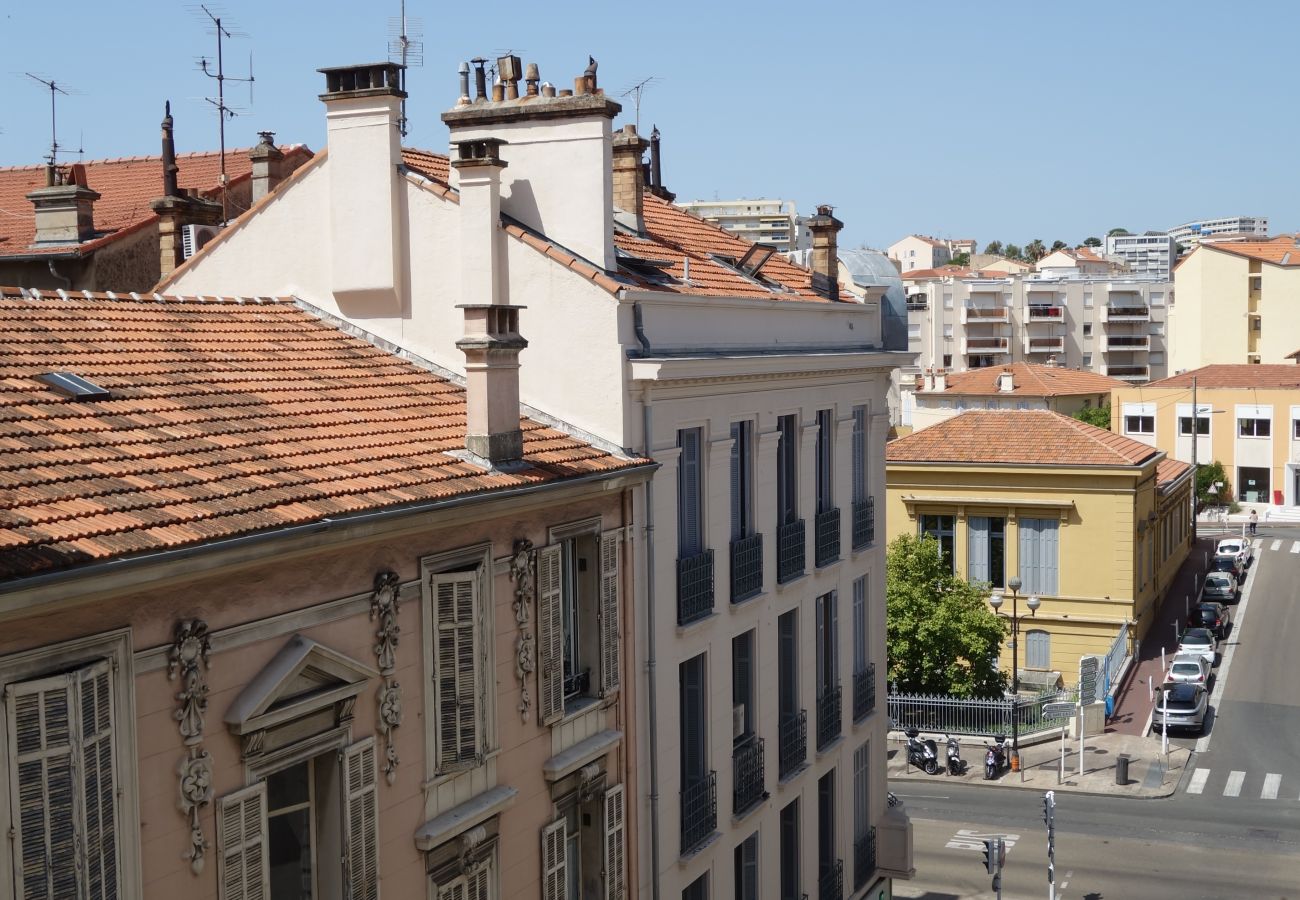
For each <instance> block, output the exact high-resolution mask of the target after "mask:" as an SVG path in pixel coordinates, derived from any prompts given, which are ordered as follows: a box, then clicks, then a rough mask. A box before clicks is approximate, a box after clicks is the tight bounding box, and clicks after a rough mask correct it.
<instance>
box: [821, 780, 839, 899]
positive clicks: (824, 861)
mask: <svg viewBox="0 0 1300 900" xmlns="http://www.w3.org/2000/svg"><path fill="white" fill-rule="evenodd" d="M838 858H839V857H838V855H837V853H836V849H835V770H834V769H831V770H830V771H829V772H827V773H826V774H825V775H823V776H822V777H821V778H819V779H818V780H817V866H818V868H819V869H820V870H821V871H820V872H819V874H818V877H819V878H822V879H825V878H826V876H827V874H828V873H829V872H831V871H833V869H834V868H835V864H836V861H837V860H838Z"/></svg>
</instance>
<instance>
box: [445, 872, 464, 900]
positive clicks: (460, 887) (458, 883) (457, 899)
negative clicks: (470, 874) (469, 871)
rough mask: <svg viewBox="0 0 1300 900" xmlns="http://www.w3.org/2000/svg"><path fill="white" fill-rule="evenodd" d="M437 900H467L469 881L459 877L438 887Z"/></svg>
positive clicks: (461, 876)
mask: <svg viewBox="0 0 1300 900" xmlns="http://www.w3.org/2000/svg"><path fill="white" fill-rule="evenodd" d="M438 900H469V879H467V878H466V877H465V876H464V875H460V876H458V877H456V878H455V879H453V880H451V881H449V882H447V883H446V884H440V885H438Z"/></svg>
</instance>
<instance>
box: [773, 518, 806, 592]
mask: <svg viewBox="0 0 1300 900" xmlns="http://www.w3.org/2000/svg"><path fill="white" fill-rule="evenodd" d="M803 525H804V523H803V519H796V520H795V521H793V522H790V523H788V524H785V525H778V526H777V527H776V580H777V581H778V582H779V583H781V584H785V583H786V582H787V581H790V580H791V579H794V578H798V577H799V576H800V575H802V574H803V566H804V527H803Z"/></svg>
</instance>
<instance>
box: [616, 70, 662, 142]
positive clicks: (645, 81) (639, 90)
mask: <svg viewBox="0 0 1300 900" xmlns="http://www.w3.org/2000/svg"><path fill="white" fill-rule="evenodd" d="M662 80H663V79H661V78H659V77H658V76H656V75H651V76H650V77H649V78H642V79H641V80H640V81H638V82H637V83H636V84H634V85H632V86H631V87H630V88H628V89H627V90H625V91H624V92H623V93H621V94H619V96H620V97H627V96H632V97H633V100H632V102H633V104H634V105H635V106H636V130H637V133H638V134H640V133H641V95H642V94H644V93H645V92H646V89H647V88H649V87H650V85H652V84H658V83H659V82H660V81H662Z"/></svg>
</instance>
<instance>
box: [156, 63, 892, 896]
mask: <svg viewBox="0 0 1300 900" xmlns="http://www.w3.org/2000/svg"><path fill="white" fill-rule="evenodd" d="M499 68H500V69H501V70H502V71H506V72H514V73H519V72H524V71H526V72H527V75H526V77H525V78H524V79H523V81H524V84H523V85H522V86H521V85H520V84H519V82H518V80H517V79H516V80H509V79H508V82H507V83H506V84H503V85H501V86H500V87H499V88H498V91H497V93H496V94H495V95H494V99H489V97H488V96H487V93H486V84H485V78H483V75H484V74H485V73H483V72H482V69H481V67H480V68H479V69H478V70H476V71H474V72H473V73H472V74H473V86H472V87H471V77H470V75H471V73H470V72H469V67H468V66H466V67H464V70H463V71H464V74H463V76H462V79H461V82H460V88H461V91H460V99H459V100H458V101H457V102H456V104H455V106H454V107H453V108H451V109H450V110H448V111H447V112H445V113H444V114H443V117H442V118H443V122H444V123H445V124H446V125H447V126H448V128H449V130H450V143H451V146H452V148H453V153H452V157H453V158H452V159H450V160H449V159H448V158H447V157H446V156H443V155H441V154H436V153H430V152H428V151H420V150H413V149H409V148H408V149H403V148H401V147H399V146H398V143H397V128H396V123H397V116H398V115H399V110H400V100H401V97H400V92H398V91H396V90H395V89H394V88H393V87H392V86H393V85H394V84H395V83H396V70H395V68H394V67H391V66H380V67H370V66H362V67H349V68H344V69H331V70H326V78H327V86H328V91H327V92H326V94H325V95H323V97H322V99H323V100H324V102H325V105H326V116H327V123H328V126H329V127H328V150H329V152H328V154H323V155H321V156H319V157H318V158H317V159H316V160H314V161H313V162H312V163H311V164H309V165H308V166H305V167H304V168H303V170H300V172H299V173H296V174H295V176H294V177H293V178H291V179H289V180H288V181H286V182H285V183H284V184H282V185H281V186H280V187H279V188H278V189H277V190H276V191H275V192H274V193H273V194H272V195H271V197H270V198H269V199H268V200H267V201H266V202H265V203H263V204H261V205H260V206H257V207H255V208H254V209H252V210H251V211H250V212H249V213H247V214H246V215H245V216H243V217H241V218H240V219H238V220H237V221H235V222H234V223H232V225H231V226H230V227H228V228H227V229H225V230H224V231H223V232H222V234H221V235H220V237H219V238H217V239H216V240H214V241H213V242H211V243H209V244H208V245H207V246H206V247H205V248H204V249H203V250H202V251H201V252H200V253H199V254H197V255H196V256H195V257H193V258H191V259H190V260H189V261H188V262H187V263H186V264H185V265H183V266H182V267H181V268H180V269H178V270H177V271H176V273H174V275H173V276H172V277H171V278H170V279H169V281H168V286H169V287H170V288H175V289H184V290H193V291H199V290H201V291H203V292H204V293H211V294H218V295H222V296H226V295H230V294H232V293H234V292H235V291H236V288H239V287H243V288H247V289H252V286H253V285H263V287H262V288H260V289H257V291H258V292H259V293H265V292H266V291H267V290H268V288H267V287H266V286H268V285H281V284H294V285H295V286H296V288H295V290H296V292H297V295H298V297H299V300H300V302H302V303H307V304H311V305H312V306H314V307H319V308H320V309H321V310H322V314H324V315H327V316H329V317H332V318H333V319H336V320H337V321H338V322H339V323H340V326H341V327H344V328H347V329H364V330H365V331H366V332H368V333H370V334H372V335H374V336H375V338H376V340H378V341H382V342H386V345H390V346H392V347H393V348H395V349H400V352H401V353H402V354H403V355H411V356H414V357H418V358H421V359H424V360H427V361H429V363H430V365H433V366H437V367H439V369H440V370H443V371H446V372H448V373H449V375H450V376H451V377H454V378H464V379H465V380H466V383H467V384H472V383H474V382H475V381H476V380H477V379H479V378H482V377H486V374H485V372H484V370H483V368H482V364H480V363H478V362H475V361H474V360H472V359H467V357H466V355H465V353H464V352H463V348H464V347H470V348H476V347H482V348H483V349H484V350H485V351H486V352H487V354H488V358H487V360H485V361H484V364H485V363H486V362H490V361H491V358H492V356H493V354H494V353H495V352H496V351H497V350H505V349H510V348H513V349H514V352H515V354H516V358H517V359H518V361H519V362H518V366H519V367H518V379H519V380H518V385H519V396H520V398H521V400H522V401H523V403H524V410H525V411H526V412H529V414H530V415H532V414H534V413H533V412H532V411H534V410H539V409H545V410H546V414H547V415H548V416H550V417H554V419H555V420H556V421H559V422H564V423H566V427H567V428H569V429H571V430H572V431H573V433H575V434H581V435H583V436H585V438H586V439H587V440H588V441H590V442H591V443H592V445H593V446H597V447H604V448H606V449H608V450H609V451H610V452H618V453H623V454H626V455H635V456H638V457H645V458H648V459H651V460H653V462H654V463H655V465H656V466H657V471H656V474H655V476H654V477H653V479H652V480H651V481H650V483H649V484H648V485H647V486H646V487H645V488H644V489H643V490H641V491H638V492H637V493H636V494H635V496H634V497H633V498H632V501H631V507H630V509H631V516H632V521H633V522H634V523H635V527H634V529H633V533H634V537H633V544H632V547H633V549H632V553H633V559H634V565H633V570H634V571H639V572H643V573H644V577H643V578H641V579H638V580H637V581H636V583H635V584H634V585H633V587H632V589H633V591H634V592H635V596H636V601H635V615H634V618H633V619H632V620H630V621H631V625H632V633H633V634H635V635H637V636H638V637H637V640H636V643H635V647H634V648H633V649H632V650H631V651H630V652H631V654H632V661H633V669H634V670H635V671H637V672H641V673H644V675H643V677H639V678H637V679H636V696H635V703H634V706H635V710H636V718H635V721H634V722H630V723H627V730H626V731H625V734H626V737H625V741H626V746H628V747H629V748H631V750H630V752H631V753H632V754H633V759H634V761H635V767H636V772H637V778H636V781H635V784H634V786H632V787H629V789H628V792H629V796H628V800H627V815H628V822H629V825H628V828H629V834H631V833H635V835H636V839H635V846H631V845H629V849H628V859H629V865H630V866H631V869H632V870H633V871H634V872H635V875H630V876H629V884H628V887H627V889H626V895H627V896H637V897H647V898H672V900H676V898H678V897H684V898H707V897H732V896H737V897H744V898H749V897H756V896H757V895H758V889H759V884H760V883H766V884H768V885H770V886H771V887H770V888H769V889H766V890H765V891H764V893H765V894H770V895H775V896H780V897H782V898H789V900H798V898H800V897H801V896H803V895H810V896H811V895H812V894H813V893H814V892H816V893H817V894H818V895H820V896H822V897H826V898H833V900H837V898H840V897H846V896H850V895H854V896H862V895H864V894H866V895H869V896H872V897H875V896H877V895H878V894H880V893H881V892H883V893H884V894H885V895H886V896H889V894H890V891H891V887H890V886H891V883H892V879H894V878H906V877H909V876H910V874H911V871H912V866H911V828H910V823H909V822H908V820H907V816H906V810H905V807H903V806H901V805H890V804H889V803H887V789H886V783H885V769H886V767H885V759H886V751H887V747H886V735H887V731H888V720H887V715H886V712H885V709H884V703H883V697H884V693H883V692H884V679H885V634H884V630H885V601H884V565H885V562H884V544H883V541H882V540H881V538H882V537H883V530H884V524H883V522H881V521H880V520H879V519H878V518H876V510H877V505H876V501H877V499H878V498H879V497H881V496H882V495H883V493H882V492H883V484H884V482H883V478H884V472H883V465H882V463H881V460H882V459H883V453H884V442H885V437H886V432H887V428H888V424H887V413H886V408H887V407H886V400H885V398H886V393H887V387H888V383H889V376H890V373H891V372H892V371H893V369H894V368H895V367H897V366H898V365H899V364H900V363H901V362H904V361H907V360H908V359H910V357H909V355H908V354H907V352H906V351H905V350H904V349H903V348H901V347H899V348H894V347H892V346H890V345H889V344H888V343H887V342H886V341H885V340H884V338H883V333H884V328H883V325H882V311H881V305H880V297H879V295H880V294H881V293H883V292H881V291H874V292H868V293H867V295H865V296H855V295H854V294H852V293H849V292H847V291H845V290H843V289H842V288H841V286H840V284H839V279H838V263H837V254H836V249H837V240H836V234H837V232H838V230H839V228H840V226H841V223H840V222H839V221H838V220H837V219H835V217H834V215H833V212H832V210H831V209H830V208H829V207H820V208H819V209H818V210H817V214H816V215H815V216H812V217H810V218H809V219H808V223H807V224H808V227H809V230H810V232H811V234H812V254H811V259H812V265H811V268H803V267H801V266H798V265H796V264H794V263H792V262H790V261H789V260H787V259H786V258H784V257H783V256H781V255H779V254H774V253H770V252H768V251H766V250H765V249H764V248H762V247H759V246H757V245H755V244H751V243H750V242H749V241H747V240H744V239H741V238H738V237H736V236H735V235H732V234H730V233H729V232H727V231H726V230H724V229H722V228H720V227H718V226H716V225H713V224H710V223H708V222H705V221H702V220H701V219H698V218H696V217H694V216H692V215H690V214H689V213H687V212H686V211H684V210H682V209H680V208H679V207H677V206H674V205H673V204H671V203H669V202H667V201H666V200H665V199H664V198H663V197H662V196H661V193H656V192H655V191H654V190H653V189H651V187H650V186H647V185H646V184H645V183H644V171H645V170H644V167H643V163H642V157H643V154H644V152H645V150H646V144H647V142H646V141H645V140H644V139H643V138H642V137H641V136H640V135H639V134H637V132H636V130H635V128H634V127H633V126H631V125H628V126H625V127H624V128H623V129H621V130H619V131H617V132H616V131H614V129H613V126H612V120H613V119H614V118H615V117H616V116H617V115H618V114H619V112H620V107H619V105H618V104H617V103H615V102H614V101H612V100H611V99H609V98H608V97H607V96H606V95H605V94H604V93H603V92H601V90H600V89H599V87H598V85H597V84H596V80H595V76H594V74H590V73H588V74H584V75H582V76H579V77H578V78H577V79H575V82H574V83H575V87H574V90H573V91H563V92H558V91H553V90H552V89H550V88H549V87H545V88H543V87H541V86H540V82H539V79H538V77H537V68H536V67H535V66H533V65H530V66H529V67H528V68H527V70H525V69H524V67H523V66H522V65H520V63H519V61H518V60H517V59H514V58H510V57H507V58H505V59H504V60H503V61H499ZM652 169H653V166H652ZM660 187H661V186H660ZM398 198H400V202H398ZM245 292H246V291H245ZM525 303H526V304H527V306H526V307H524V306H523V304H525ZM461 305H464V306H465V310H466V311H467V312H466V313H465V315H467V316H468V315H469V313H470V312H474V314H475V315H474V317H473V319H472V321H473V323H474V327H473V328H470V329H468V331H467V333H466V334H465V336H464V337H459V335H458V330H459V329H457V328H454V327H451V323H456V322H459V321H460V319H461V317H462V316H461V312H460V310H458V308H457V307H459V306H461ZM521 334H522V335H527V340H528V344H527V348H526V350H522V352H521V345H520V337H519V336H520V335H521ZM536 415H541V414H540V413H537V414H536ZM633 448H635V449H633ZM539 575H540V573H539ZM541 589H542V590H546V588H545V586H543V587H542V588H541ZM553 633H554V632H553ZM584 640H585V639H584V638H581V637H579V638H577V639H576V645H577V646H578V648H579V649H581V647H582V646H583V641H584ZM566 690H567V689H566ZM560 701H561V702H559V706H558V708H561V709H562V710H563V711H562V714H560V715H559V716H558V717H557V718H556V719H555V720H554V722H553V724H551V725H550V729H551V738H550V740H549V741H545V740H543V741H542V743H543V744H545V745H546V746H547V747H554V746H555V745H556V742H557V741H563V742H568V741H576V742H578V743H577V744H574V745H571V746H570V749H572V747H573V746H579V745H580V747H579V749H578V750H575V751H574V753H572V754H569V755H567V756H566V757H565V758H566V760H569V761H570V762H572V761H573V760H574V759H575V758H578V759H580V761H579V762H577V765H578V766H579V767H580V769H579V770H581V768H582V767H585V766H586V764H587V763H586V760H587V759H588V757H589V755H590V754H591V753H593V752H597V751H598V750H599V746H600V742H599V741H597V740H596V736H597V735H598V734H599V733H600V732H601V731H604V730H607V729H608V726H607V725H604V724H601V723H600V722H598V721H593V720H592V719H590V718H589V716H590V715H591V714H592V710H591V709H590V708H589V707H587V706H584V705H582V704H581V703H579V704H577V705H575V706H573V707H570V705H569V704H568V703H567V702H566V701H564V698H562V697H561V698H560ZM538 702H541V699H540V698H539V701H538ZM551 708H552V709H555V708H557V707H556V706H552V707H551ZM593 741H595V743H592V742H593ZM566 746H569V745H567V744H566ZM540 751H541V747H539V754H538V757H539V761H540V760H541V758H542V755H543V754H542V753H541V752H540ZM548 752H549V751H548ZM481 784H483V782H478V783H476V786H475V787H472V788H469V789H467V791H466V794H465V797H464V799H463V802H475V801H476V798H477V797H478V796H479V793H480V792H481V790H482V788H481V787H479V786H477V785H481ZM539 799H540V802H542V803H543V804H544V805H547V808H548V809H550V810H551V815H552V820H551V822H550V823H549V824H547V825H545V826H543V827H541V828H533V827H531V826H526V827H522V828H521V829H520V830H519V831H517V832H515V833H514V835H513V836H514V837H515V839H516V841H517V844H516V845H515V846H518V847H519V855H518V859H517V861H516V863H515V864H516V867H517V868H519V869H520V870H521V871H522V870H527V871H529V872H536V871H540V872H543V873H544V876H545V877H544V879H543V890H542V892H541V896H542V897H543V898H545V900H561V898H567V897H571V896H578V895H579V893H581V895H583V896H585V895H587V894H588V891H587V890H586V889H585V888H579V887H578V886H577V885H578V881H577V880H576V878H571V876H573V875H574V869H573V867H572V864H571V862H570V860H571V859H572V858H573V856H572V855H571V852H577V853H582V854H589V853H595V852H598V851H597V850H596V849H595V848H594V847H589V846H587V844H586V843H584V842H585V840H586V839H585V838H582V839H578V838H574V837H573V831H572V829H573V828H575V827H579V825H580V824H581V822H582V821H583V819H582V817H579V820H578V822H579V824H578V825H575V823H574V822H573V821H571V820H570V819H568V818H566V813H565V809H564V807H563V806H562V802H563V797H562V796H560V795H558V794H557V793H556V792H555V789H554V788H552V789H550V790H547V791H542V792H541V793H540V795H539ZM574 841H577V843H576V844H575V843H574ZM573 848H576V849H573ZM539 851H540V855H539ZM521 877H522V876H521ZM495 890H496V889H495V888H493V889H492V891H493V892H492V893H489V894H488V895H486V896H487V897H488V898H490V897H495V896H499V895H500V896H504V895H506V894H507V892H506V889H505V885H504V883H503V884H502V887H501V891H502V893H501V894H497V893H495ZM606 896H610V897H618V896H624V893H622V892H621V891H620V892H616V893H607V894H606Z"/></svg>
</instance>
